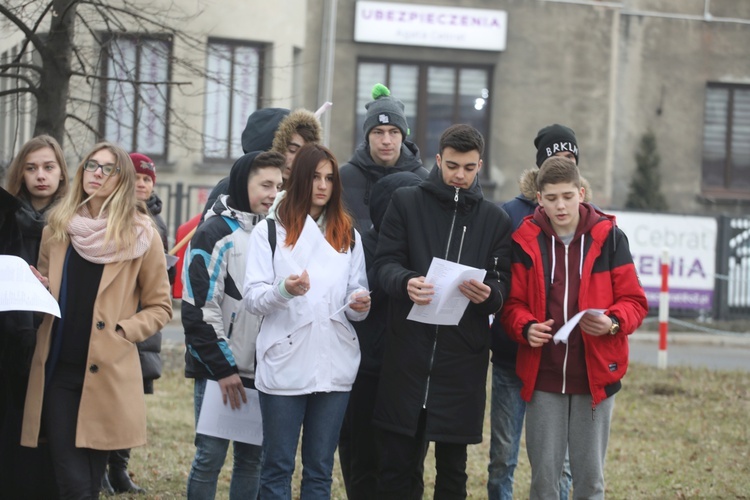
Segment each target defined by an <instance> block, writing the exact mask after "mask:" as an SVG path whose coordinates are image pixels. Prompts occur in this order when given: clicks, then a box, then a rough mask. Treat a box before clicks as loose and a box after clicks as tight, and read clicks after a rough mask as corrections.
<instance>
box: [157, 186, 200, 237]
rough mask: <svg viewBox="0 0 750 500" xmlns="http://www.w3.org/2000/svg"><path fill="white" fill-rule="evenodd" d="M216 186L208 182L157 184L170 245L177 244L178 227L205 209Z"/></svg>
mask: <svg viewBox="0 0 750 500" xmlns="http://www.w3.org/2000/svg"><path fill="white" fill-rule="evenodd" d="M213 188H214V186H213V185H207V184H188V185H185V184H183V183H182V182H178V183H175V184H156V187H155V190H156V192H157V194H158V195H159V197H160V198H161V201H162V203H163V207H162V213H161V216H162V218H163V219H164V222H166V223H167V228H168V229H169V246H170V247H171V246H173V245H174V244H175V241H174V240H175V234H176V233H177V228H178V227H179V226H180V225H181V224H182V223H183V222H185V221H187V220H189V219H191V218H192V217H193V216H195V215H197V214H199V213H200V212H201V211H203V207H204V206H205V205H206V201H207V200H208V195H209V194H210V193H211V190H212V189H213Z"/></svg>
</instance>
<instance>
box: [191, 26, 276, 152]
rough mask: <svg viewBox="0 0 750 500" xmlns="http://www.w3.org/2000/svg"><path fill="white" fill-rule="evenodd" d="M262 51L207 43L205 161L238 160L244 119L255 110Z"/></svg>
mask: <svg viewBox="0 0 750 500" xmlns="http://www.w3.org/2000/svg"><path fill="white" fill-rule="evenodd" d="M261 64H262V47H260V46H258V45H251V44H240V43H237V42H226V41H217V40H210V41H209V43H208V46H207V50H206V100H205V110H204V121H203V156H204V158H205V159H207V160H232V159H236V158H238V157H240V156H241V155H242V153H243V151H242V143H241V137H242V131H243V130H244V128H245V124H246V123H247V117H248V116H250V114H251V113H252V112H253V111H255V110H256V109H258V101H259V97H260V94H261Z"/></svg>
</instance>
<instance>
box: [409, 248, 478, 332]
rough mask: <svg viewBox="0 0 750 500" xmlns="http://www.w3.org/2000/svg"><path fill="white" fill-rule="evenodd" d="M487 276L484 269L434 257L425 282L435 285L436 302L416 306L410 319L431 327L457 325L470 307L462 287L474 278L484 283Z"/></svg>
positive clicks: (410, 312)
mask: <svg viewBox="0 0 750 500" xmlns="http://www.w3.org/2000/svg"><path fill="white" fill-rule="evenodd" d="M486 274H487V271H486V270H484V269H477V268H475V267H470V266H465V265H463V264H457V263H456V262H451V261H449V260H444V259H439V258H437V257H433V258H432V262H431V263H430V268H429V269H428V270H427V276H425V283H432V284H433V285H435V288H434V291H435V295H433V296H432V302H430V303H429V304H427V305H426V306H420V305H417V304H414V305H413V306H412V308H411V311H409V315H408V316H407V317H406V319H410V320H412V321H418V322H420V323H427V324H429V325H457V324H458V322H459V321H461V317H462V316H463V315H464V311H466V306H468V305H469V299H468V298H466V297H465V296H464V294H462V293H461V291H460V290H459V289H458V285H460V284H461V283H463V282H464V281H467V280H471V279H475V280H477V281H483V280H484V277H485V275H486Z"/></svg>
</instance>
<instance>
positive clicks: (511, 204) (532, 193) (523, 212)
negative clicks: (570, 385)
mask: <svg viewBox="0 0 750 500" xmlns="http://www.w3.org/2000/svg"><path fill="white" fill-rule="evenodd" d="M538 173H539V169H538V168H530V169H528V170H524V171H523V173H522V174H521V178H520V179H519V181H518V186H519V188H520V190H521V194H519V195H518V196H516V197H515V198H513V199H512V200H510V201H506V202H505V203H503V204H502V205H501V207H502V209H503V210H505V212H506V213H507V214H508V216H510V221H511V225H512V227H513V229H514V230H515V229H517V228H518V227H519V226H520V225H521V222H522V221H523V219H524V217H526V216H529V215H531V214H533V213H534V210H535V209H536V207H537V202H536V176H537V174H538ZM581 185H582V186H583V188H584V200H583V201H585V202H591V194H592V191H591V186H590V185H589V183H588V181H587V180H586V179H584V178H583V177H581ZM490 332H491V336H492V363H493V364H502V365H507V366H509V367H510V368H511V369H513V368H514V367H515V366H516V353H517V352H518V344H516V343H515V342H513V341H512V340H511V339H510V338H509V337H508V334H507V333H506V332H505V330H504V329H503V325H502V324H501V322H500V321H494V322H493V323H492V327H491V329H490Z"/></svg>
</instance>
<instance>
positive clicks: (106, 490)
mask: <svg viewBox="0 0 750 500" xmlns="http://www.w3.org/2000/svg"><path fill="white" fill-rule="evenodd" d="M101 492H102V493H103V494H104V495H107V496H112V495H114V494H115V490H114V488H112V485H111V484H109V476H108V475H107V471H104V475H103V476H102V490H101Z"/></svg>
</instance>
